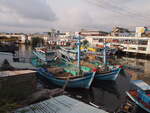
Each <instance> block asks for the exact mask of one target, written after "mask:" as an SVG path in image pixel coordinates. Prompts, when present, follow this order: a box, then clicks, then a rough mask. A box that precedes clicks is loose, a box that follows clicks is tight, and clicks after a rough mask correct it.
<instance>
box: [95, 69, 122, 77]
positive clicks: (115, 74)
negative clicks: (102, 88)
mask: <svg viewBox="0 0 150 113" xmlns="http://www.w3.org/2000/svg"><path fill="white" fill-rule="evenodd" d="M121 69H122V68H120V67H118V68H116V69H113V70H111V71H109V72H104V73H102V72H100V73H96V74H95V78H96V79H99V80H116V78H117V77H118V75H119V72H120V71H121Z"/></svg>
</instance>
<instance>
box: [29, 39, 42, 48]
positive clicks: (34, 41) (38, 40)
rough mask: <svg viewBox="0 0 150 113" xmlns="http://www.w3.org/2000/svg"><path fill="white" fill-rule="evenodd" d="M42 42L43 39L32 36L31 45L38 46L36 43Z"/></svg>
mask: <svg viewBox="0 0 150 113" xmlns="http://www.w3.org/2000/svg"><path fill="white" fill-rule="evenodd" d="M41 44H42V45H43V44H44V39H43V38H40V37H33V38H32V46H34V47H35V46H38V45H41Z"/></svg>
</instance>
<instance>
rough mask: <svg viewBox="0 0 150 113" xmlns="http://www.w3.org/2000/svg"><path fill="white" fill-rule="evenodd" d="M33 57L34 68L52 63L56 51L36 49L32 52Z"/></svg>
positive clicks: (42, 48) (43, 48)
mask: <svg viewBox="0 0 150 113" xmlns="http://www.w3.org/2000/svg"><path fill="white" fill-rule="evenodd" d="M33 55H34V58H33V59H32V64H33V65H35V66H36V65H40V64H45V63H47V62H50V61H52V60H53V59H54V58H55V57H56V55H57V53H56V51H54V50H49V49H47V48H45V47H38V48H35V50H34V51H33ZM39 60H40V61H39ZM37 63H38V64H37Z"/></svg>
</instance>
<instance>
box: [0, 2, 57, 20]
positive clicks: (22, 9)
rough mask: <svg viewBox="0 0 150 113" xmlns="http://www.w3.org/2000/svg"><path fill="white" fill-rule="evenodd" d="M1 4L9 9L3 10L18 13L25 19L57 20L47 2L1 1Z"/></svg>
mask: <svg viewBox="0 0 150 113" xmlns="http://www.w3.org/2000/svg"><path fill="white" fill-rule="evenodd" d="M0 4H1V6H3V7H5V9H7V10H3V9H1V10H3V11H5V12H6V11H8V12H12V13H16V14H18V15H20V16H21V17H24V18H31V19H41V20H46V21H53V20H55V19H56V15H55V14H54V13H53V11H52V9H51V7H50V6H49V5H47V3H46V1H45V0H1V1H0Z"/></svg>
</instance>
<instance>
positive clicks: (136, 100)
mask: <svg viewBox="0 0 150 113" xmlns="http://www.w3.org/2000/svg"><path fill="white" fill-rule="evenodd" d="M126 94H127V96H128V97H129V98H130V99H131V100H132V101H133V102H134V103H136V104H137V105H138V106H139V107H141V108H142V109H143V110H145V111H147V112H149V113H150V105H149V106H148V107H149V108H147V107H146V106H144V105H143V102H139V101H138V99H137V98H136V97H134V96H132V94H130V91H129V92H126Z"/></svg>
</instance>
